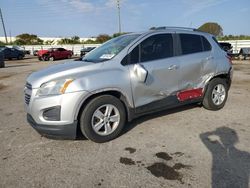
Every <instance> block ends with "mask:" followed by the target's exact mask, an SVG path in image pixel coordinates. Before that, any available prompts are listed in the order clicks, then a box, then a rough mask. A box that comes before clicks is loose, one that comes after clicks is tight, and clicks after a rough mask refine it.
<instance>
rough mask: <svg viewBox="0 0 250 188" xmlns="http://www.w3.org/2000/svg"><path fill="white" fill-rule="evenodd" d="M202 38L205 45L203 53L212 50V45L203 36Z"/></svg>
mask: <svg viewBox="0 0 250 188" xmlns="http://www.w3.org/2000/svg"><path fill="white" fill-rule="evenodd" d="M201 38H202V44H203V51H210V50H211V49H212V47H211V44H210V43H209V42H208V40H207V39H206V38H205V37H203V36H201Z"/></svg>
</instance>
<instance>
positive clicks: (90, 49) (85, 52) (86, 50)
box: [80, 47, 96, 57]
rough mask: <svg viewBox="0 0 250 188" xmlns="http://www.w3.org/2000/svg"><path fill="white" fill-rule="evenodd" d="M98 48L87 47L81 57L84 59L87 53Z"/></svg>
mask: <svg viewBox="0 0 250 188" xmlns="http://www.w3.org/2000/svg"><path fill="white" fill-rule="evenodd" d="M95 48H96V47H86V48H82V49H81V54H80V56H81V57H83V56H85V55H86V54H87V53H89V52H90V51H92V50H94V49H95Z"/></svg>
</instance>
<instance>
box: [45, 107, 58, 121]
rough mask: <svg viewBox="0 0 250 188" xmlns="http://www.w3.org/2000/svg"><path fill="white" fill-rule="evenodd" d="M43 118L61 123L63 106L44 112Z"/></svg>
mask: <svg viewBox="0 0 250 188" xmlns="http://www.w3.org/2000/svg"><path fill="white" fill-rule="evenodd" d="M43 118H44V119H45V120H47V121H60V119H61V106H54V107H51V108H47V109H45V110H44V111H43Z"/></svg>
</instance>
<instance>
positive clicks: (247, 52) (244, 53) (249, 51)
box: [238, 48, 250, 60]
mask: <svg viewBox="0 0 250 188" xmlns="http://www.w3.org/2000/svg"><path fill="white" fill-rule="evenodd" d="M238 57H239V58H240V59H241V60H246V59H247V58H248V57H250V48H241V49H240V52H239V55H238Z"/></svg>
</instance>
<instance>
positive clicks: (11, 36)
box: [10, 30, 12, 43]
mask: <svg viewBox="0 0 250 188" xmlns="http://www.w3.org/2000/svg"><path fill="white" fill-rule="evenodd" d="M10 43H12V36H11V30H10Z"/></svg>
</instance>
